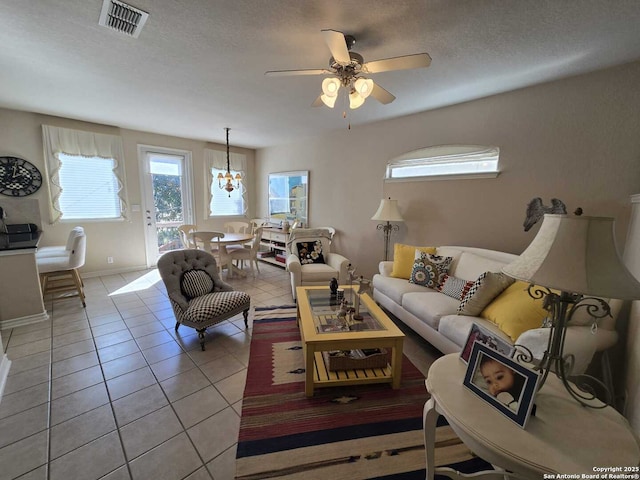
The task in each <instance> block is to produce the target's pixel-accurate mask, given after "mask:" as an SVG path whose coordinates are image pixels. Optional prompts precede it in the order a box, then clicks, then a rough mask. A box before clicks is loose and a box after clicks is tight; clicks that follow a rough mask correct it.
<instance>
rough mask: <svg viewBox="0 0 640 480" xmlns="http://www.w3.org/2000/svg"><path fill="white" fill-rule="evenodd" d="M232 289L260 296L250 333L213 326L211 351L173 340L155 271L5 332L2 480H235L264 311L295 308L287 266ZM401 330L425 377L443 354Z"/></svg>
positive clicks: (185, 335) (117, 279) (119, 280)
mask: <svg viewBox="0 0 640 480" xmlns="http://www.w3.org/2000/svg"><path fill="white" fill-rule="evenodd" d="M230 283H232V284H233V285H234V286H236V287H237V288H238V289H240V290H244V291H246V292H248V293H249V294H250V295H251V303H252V309H251V314H250V317H249V318H250V323H249V329H248V330H245V328H244V322H243V318H242V315H238V316H236V317H234V318H233V319H231V320H229V321H226V322H223V323H221V324H219V325H216V326H215V327H213V328H210V329H209V330H208V331H207V335H206V350H205V351H204V352H203V351H202V350H201V349H200V344H199V340H198V336H197V334H196V332H195V330H193V329H191V328H187V327H184V326H183V327H181V328H180V329H179V331H178V333H176V332H175V331H174V325H175V319H174V316H173V312H172V310H171V306H170V304H169V301H168V299H167V296H166V290H165V289H164V286H163V284H162V281H161V280H160V278H159V275H158V273H157V271H156V270H147V271H141V272H134V273H127V274H118V275H108V276H102V277H95V278H87V279H85V286H86V293H87V308H86V309H83V308H82V306H81V304H80V301H79V300H78V299H77V298H65V299H58V300H55V301H51V300H48V301H47V311H48V312H49V314H50V317H51V318H50V319H49V320H48V321H47V322H41V323H38V324H34V325H27V326H23V327H18V328H15V329H13V330H5V331H3V332H2V341H3V343H4V348H5V351H6V353H7V355H8V357H9V359H10V360H12V364H11V369H10V371H9V377H8V379H7V384H6V388H5V392H4V396H3V398H2V402H1V403H0V480H4V479H14V478H20V479H24V480H27V479H29V480H39V479H43V480H44V479H50V480H58V479H64V480H73V479H81V480H93V479H105V480H107V479H108V480H121V479H154V480H161V479H167V480H174V479H176V480H177V479H189V480H201V479H213V480H231V479H233V478H234V473H235V455H236V445H237V438H238V429H239V426H240V413H241V409H242V394H243V391H244V385H245V380H246V370H247V364H248V361H249V344H250V340H251V326H252V319H253V313H254V308H255V307H256V306H268V305H283V304H292V303H293V302H292V297H291V287H290V283H289V274H288V273H287V272H285V271H284V270H283V269H282V268H279V267H277V266H272V265H269V264H265V263H261V266H260V274H259V275H258V276H257V277H256V278H253V277H251V276H248V277H247V278H238V277H237V276H236V278H235V279H231V280H230ZM403 330H405V333H407V335H408V337H407V340H406V342H405V354H407V356H409V358H411V360H412V361H413V362H414V364H415V365H416V366H417V367H418V368H420V369H421V370H422V371H423V373H425V374H426V370H427V368H428V366H429V365H430V364H431V363H432V362H433V360H434V358H436V357H437V356H438V353H437V352H436V351H435V350H433V348H432V347H430V345H428V344H427V343H426V342H424V341H422V340H421V339H420V338H419V337H417V336H416V335H415V334H412V333H411V332H410V331H407V330H406V329H403Z"/></svg>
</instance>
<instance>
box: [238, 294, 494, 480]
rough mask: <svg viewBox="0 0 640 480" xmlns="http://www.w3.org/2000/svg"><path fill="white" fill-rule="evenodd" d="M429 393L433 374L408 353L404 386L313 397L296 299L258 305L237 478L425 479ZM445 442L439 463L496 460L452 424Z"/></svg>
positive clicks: (326, 391) (468, 465) (470, 464)
mask: <svg viewBox="0 0 640 480" xmlns="http://www.w3.org/2000/svg"><path fill="white" fill-rule="evenodd" d="M427 399H428V394H427V392H426V389H425V385H424V376H423V375H422V374H421V373H420V372H419V370H418V369H417V368H416V367H415V366H414V365H413V364H412V363H411V362H410V361H409V360H408V359H407V358H406V357H404V359H403V365H402V385H401V388H400V389H398V390H393V389H392V388H391V387H390V386H389V385H388V384H379V385H360V386H352V387H347V386H343V387H339V388H338V387H336V388H321V389H317V390H316V392H315V395H314V396H313V398H307V397H306V396H305V394H304V362H303V358H302V347H301V343H300V332H299V330H298V326H297V322H296V308H295V306H281V307H268V308H257V309H256V316H255V320H254V324H253V336H252V340H251V353H250V357H249V368H248V372H247V384H246V387H245V392H244V397H243V401H242V419H241V423H240V435H239V439H238V449H237V459H236V479H237V480H258V479H260V480H261V479H270V478H279V479H305V480H314V479H318V480H319V479H323V480H326V479H345V480H347V479H348V480H358V479H403V480H405V479H406V480H412V479H424V478H425V454H424V438H423V429H422V410H423V407H424V403H425V402H426V400H427ZM440 418H441V420H442V417H440ZM436 441H437V449H436V463H437V464H438V465H448V466H450V467H452V468H454V469H455V470H458V471H461V472H467V473H469V472H475V471H478V470H482V469H485V468H490V466H489V465H488V464H487V463H485V462H484V461H482V460H481V459H478V458H476V457H474V456H473V454H472V453H471V452H470V451H469V450H468V449H467V448H466V447H465V446H464V444H462V442H461V441H460V440H459V439H458V438H457V436H456V435H455V434H454V433H453V431H452V430H451V429H450V427H449V426H448V425H446V423H444V422H443V423H442V424H441V425H440V424H439V426H438V428H437V434H436Z"/></svg>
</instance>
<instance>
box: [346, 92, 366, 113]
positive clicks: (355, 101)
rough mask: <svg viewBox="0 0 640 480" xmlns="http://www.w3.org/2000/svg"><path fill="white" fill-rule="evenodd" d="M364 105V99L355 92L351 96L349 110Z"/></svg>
mask: <svg viewBox="0 0 640 480" xmlns="http://www.w3.org/2000/svg"><path fill="white" fill-rule="evenodd" d="M363 103H364V98H363V97H362V96H360V94H359V93H358V92H356V91H353V92H351V93H350V94H349V108H351V110H355V109H356V108H359V107H361V106H362V104H363Z"/></svg>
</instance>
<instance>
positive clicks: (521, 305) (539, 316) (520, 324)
mask: <svg viewBox="0 0 640 480" xmlns="http://www.w3.org/2000/svg"><path fill="white" fill-rule="evenodd" d="M528 287H529V284H528V283H527V282H522V281H517V282H515V283H514V284H513V285H511V286H509V287H508V288H507V289H506V290H505V291H504V292H502V293H501V294H500V295H498V296H497V297H496V298H495V300H493V302H491V303H490V304H489V305H487V306H486V307H485V309H484V310H482V313H480V316H481V317H482V318H486V319H487V320H489V321H490V322H493V323H495V324H496V325H497V326H498V328H500V330H502V331H503V332H504V333H506V334H507V335H509V337H511V340H513V341H514V342H515V341H516V340H517V339H518V337H519V336H520V335H521V334H522V333H523V332H526V331H527V330H531V329H533V328H539V327H541V326H542V320H544V318H545V317H546V316H547V311H546V310H545V309H544V308H542V299H537V300H536V299H533V298H531V297H530V296H529V292H528V291H527V289H528Z"/></svg>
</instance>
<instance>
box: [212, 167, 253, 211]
mask: <svg viewBox="0 0 640 480" xmlns="http://www.w3.org/2000/svg"><path fill="white" fill-rule="evenodd" d="M232 171H233V169H232ZM219 173H222V175H224V174H225V173H227V168H226V167H225V168H224V169H222V170H221V169H218V168H211V177H212V181H211V200H210V202H209V211H210V212H211V216H212V217H231V216H234V215H244V212H245V208H244V191H245V188H244V181H245V178H244V175H243V174H242V173H240V175H242V177H243V180H242V181H241V182H240V188H239V189H238V188H235V189H234V190H233V192H230V193H229V192H227V191H226V190H224V189H223V188H220V187H219V186H218V174H219ZM233 185H234V186H235V181H234V182H233Z"/></svg>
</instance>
